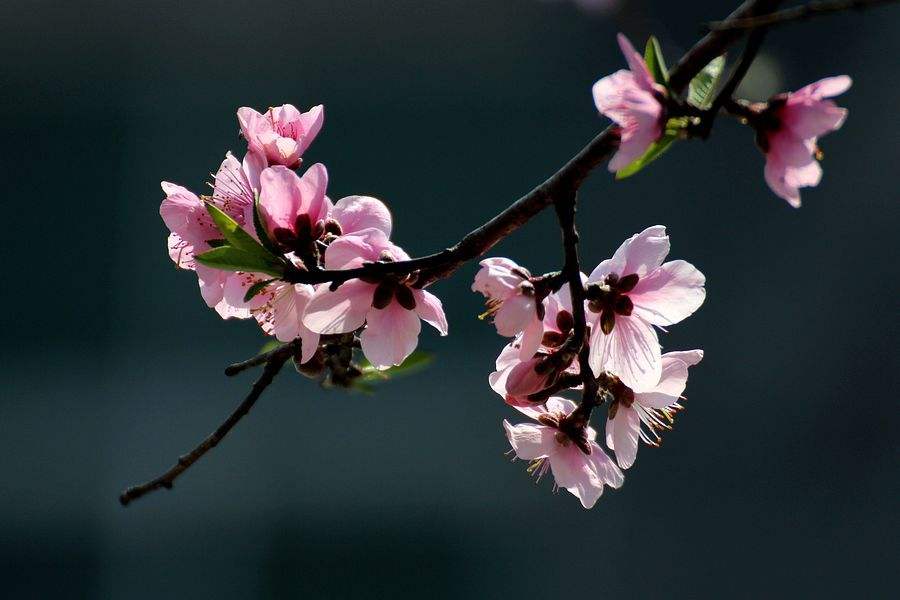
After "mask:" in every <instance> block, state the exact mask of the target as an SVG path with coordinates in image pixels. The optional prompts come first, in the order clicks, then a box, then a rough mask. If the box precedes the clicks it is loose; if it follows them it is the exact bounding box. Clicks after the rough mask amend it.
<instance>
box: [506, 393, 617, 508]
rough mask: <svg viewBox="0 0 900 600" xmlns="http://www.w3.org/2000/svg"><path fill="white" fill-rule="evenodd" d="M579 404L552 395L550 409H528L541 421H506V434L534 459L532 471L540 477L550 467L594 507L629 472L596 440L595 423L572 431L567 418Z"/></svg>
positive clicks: (559, 481) (585, 503)
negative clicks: (619, 465)
mask: <svg viewBox="0 0 900 600" xmlns="http://www.w3.org/2000/svg"><path fill="white" fill-rule="evenodd" d="M575 408H576V406H575V403H574V402H572V401H571V400H566V399H565V398H559V397H555V396H554V397H551V398H550V399H548V400H547V404H546V409H544V410H535V409H525V410H523V411H522V412H524V413H525V414H527V415H529V416H532V417H533V418H535V419H536V420H537V421H538V424H533V423H522V424H519V425H510V423H509V421H505V420H504V421H503V428H504V429H505V430H506V437H507V439H509V443H510V445H511V446H512V448H513V450H514V451H515V453H516V456H517V457H518V458H521V459H522V460H528V461H531V465H530V466H529V467H528V470H529V472H530V473H532V474H534V475H536V476H537V477H538V479H540V477H541V476H543V475H544V473H546V472H547V469H548V468H549V469H550V470H551V471H552V472H553V478H554V479H555V480H556V485H557V486H559V487H561V488H565V489H567V490H568V491H569V492H571V493H572V494H574V495H575V497H577V498H578V499H579V500H581V505H582V506H583V507H585V508H591V507H593V506H594V504H595V503H596V502H597V499H598V498H600V496H601V495H602V494H603V487H604V486H606V485H608V486H610V487H613V488H619V487H621V486H622V484H623V483H624V482H625V476H624V475H622V471H620V470H619V468H618V467H617V466H616V464H615V463H614V462H613V460H612V459H611V458H610V457H609V456H608V455H607V454H606V453H605V452H604V451H603V449H602V448H601V447H600V446H599V445H598V444H597V442H595V441H594V440H596V438H597V432H596V431H594V429H593V428H592V427H585V428H584V430H583V431H581V432H578V431H572V430H571V429H572V428H571V427H567V425H566V421H565V418H566V417H567V416H568V415H570V414H571V413H572V411H574V410H575Z"/></svg>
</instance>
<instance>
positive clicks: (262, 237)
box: [253, 194, 281, 254]
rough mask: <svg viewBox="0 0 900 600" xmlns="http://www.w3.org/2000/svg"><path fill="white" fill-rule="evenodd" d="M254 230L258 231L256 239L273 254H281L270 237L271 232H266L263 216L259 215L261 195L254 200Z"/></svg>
mask: <svg viewBox="0 0 900 600" xmlns="http://www.w3.org/2000/svg"><path fill="white" fill-rule="evenodd" d="M253 228H254V229H256V237H258V238H259V241H260V243H262V245H263V246H264V247H265V248H266V250H268V251H269V252H271V253H272V254H281V252H279V250H278V246H276V245H275V242H273V241H272V238H270V237H269V232H268V231H266V228H265V227H263V222H262V216H261V215H260V214H259V195H258V194H257V196H256V197H255V198H254V199H253Z"/></svg>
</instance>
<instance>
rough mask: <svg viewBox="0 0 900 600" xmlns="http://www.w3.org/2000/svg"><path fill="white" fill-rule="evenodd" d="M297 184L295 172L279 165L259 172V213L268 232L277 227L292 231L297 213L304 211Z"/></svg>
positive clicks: (297, 179)
mask: <svg viewBox="0 0 900 600" xmlns="http://www.w3.org/2000/svg"><path fill="white" fill-rule="evenodd" d="M299 184H300V182H299V178H298V177H297V174H296V173H294V172H293V171H292V170H290V169H288V168H287V167H283V166H281V165H275V166H274V167H269V168H267V169H265V170H264V171H263V172H262V173H260V176H259V185H260V191H259V213H260V217H261V218H262V220H263V223H265V225H266V229H267V230H268V231H269V232H270V233H271V232H272V231H274V230H275V229H277V228H283V229H289V230H291V231H293V230H294V221H295V220H296V218H297V215H300V214H303V213H305V212H306V208H307V207H308V204H307V205H306V206H304V204H303V198H302V196H301V193H300V190H299Z"/></svg>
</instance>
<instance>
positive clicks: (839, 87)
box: [791, 75, 853, 100]
mask: <svg viewBox="0 0 900 600" xmlns="http://www.w3.org/2000/svg"><path fill="white" fill-rule="evenodd" d="M852 84H853V80H852V79H850V77H849V76H847V75H837V76H835V77H826V78H824V79H820V80H819V81H816V82H815V83H810V84H809V85H807V86H805V87H802V88H800V89H799V90H797V91H796V92H794V93H793V94H791V96H801V97H802V96H809V97H811V98H814V99H816V100H821V99H822V98H833V97H834V96H838V95H840V94H843V93H844V92H846V91H847V90H848V89H850V86H851V85H852Z"/></svg>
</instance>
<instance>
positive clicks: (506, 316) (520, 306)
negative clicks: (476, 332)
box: [494, 294, 537, 337]
mask: <svg viewBox="0 0 900 600" xmlns="http://www.w3.org/2000/svg"><path fill="white" fill-rule="evenodd" d="M534 320H537V311H536V309H535V302H534V297H533V296H523V295H521V294H516V295H514V296H512V297H510V298H507V299H506V300H504V301H503V304H502V305H501V306H500V310H498V311H497V312H496V313H495V314H494V325H495V326H496V327H497V333H499V334H500V335H502V336H506V337H512V336H514V335H517V334H519V333H521V332H522V331H524V329H525V328H526V327H527V326H528V324H529V323H530V322H531V321H534Z"/></svg>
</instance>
